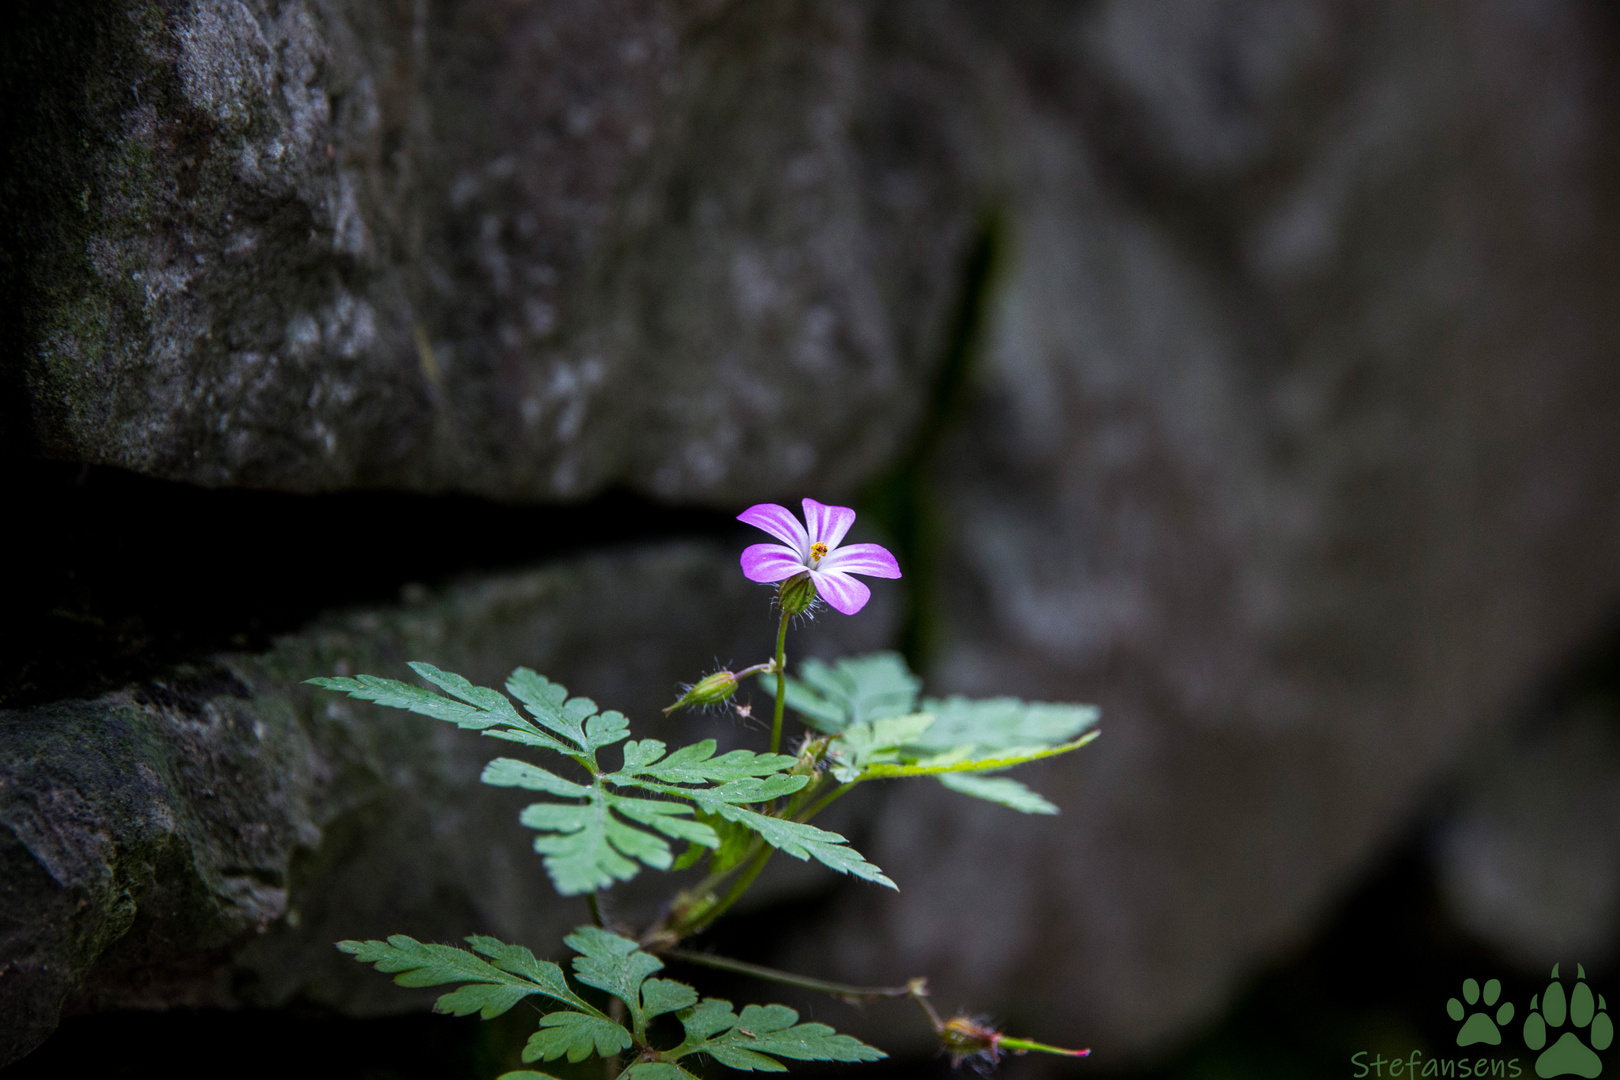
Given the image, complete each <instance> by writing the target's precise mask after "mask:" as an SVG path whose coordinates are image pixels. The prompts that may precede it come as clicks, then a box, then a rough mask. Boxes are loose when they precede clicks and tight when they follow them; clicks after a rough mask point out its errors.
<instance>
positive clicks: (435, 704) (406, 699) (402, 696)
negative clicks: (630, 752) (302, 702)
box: [305, 661, 580, 754]
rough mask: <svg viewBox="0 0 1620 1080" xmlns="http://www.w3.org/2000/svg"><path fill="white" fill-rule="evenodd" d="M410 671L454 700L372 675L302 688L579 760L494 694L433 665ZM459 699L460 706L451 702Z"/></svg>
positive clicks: (322, 681) (414, 664)
mask: <svg viewBox="0 0 1620 1080" xmlns="http://www.w3.org/2000/svg"><path fill="white" fill-rule="evenodd" d="M410 666H411V668H412V670H414V671H415V672H416V673H417V674H419V675H421V676H422V678H424V679H427V680H428V681H429V682H431V683H433V684H434V685H435V686H440V687H443V688H444V689H446V690H448V691H449V692H450V693H452V694H454V695H455V697H453V698H447V697H444V696H442V695H440V694H435V693H434V692H433V691H431V690H424V689H422V688H421V687H419V686H412V685H410V684H409V683H402V682H399V681H397V680H395V679H382V678H378V677H377V676H375V675H361V676H360V677H359V678H356V679H348V678H318V679H307V680H305V681H306V682H308V683H310V684H311V685H314V686H319V687H322V688H324V689H327V690H337V691H340V692H341V693H345V694H348V695H349V696H350V697H354V698H359V699H360V700H362V701H374V702H376V703H377V704H378V705H386V706H388V707H390V708H395V709H406V710H408V711H410V712H414V713H417V714H419V715H421V716H431V717H432V718H434V719H435V720H445V721H448V722H450V723H452V724H455V725H456V726H457V727H460V728H464V729H466V730H469V731H480V732H482V733H483V734H485V735H490V736H493V737H495V738H497V739H507V740H510V741H512V742H521V743H525V744H527V745H530V746H540V747H544V748H545V749H547V750H555V751H557V752H558V753H561V754H578V753H579V752H580V751H579V750H578V748H576V747H571V746H567V745H565V744H564V743H562V742H559V741H558V740H556V739H554V738H552V737H551V736H549V735H547V734H545V733H544V732H542V731H541V730H540V729H539V728H537V727H535V726H534V725H533V724H531V723H529V722H528V721H527V720H525V719H524V718H523V717H521V716H519V715H518V713H517V710H515V709H513V708H512V703H511V702H509V701H507V700H506V698H504V697H502V696H501V694H500V693H499V691H495V690H490V689H488V688H487V687H483V686H474V685H473V684H472V683H470V682H468V681H467V680H466V679H464V678H462V677H461V676H460V675H455V674H452V673H450V672H447V671H440V670H439V669H438V668H436V667H434V666H433V665H432V664H424V663H421V662H419V661H413V662H412V663H411V665H410ZM457 698H459V699H460V700H456V699H457Z"/></svg>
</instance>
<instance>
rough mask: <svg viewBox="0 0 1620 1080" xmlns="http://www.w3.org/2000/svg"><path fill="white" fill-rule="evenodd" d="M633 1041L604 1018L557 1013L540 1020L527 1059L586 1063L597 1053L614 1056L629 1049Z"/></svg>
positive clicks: (528, 1045) (525, 1055)
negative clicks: (538, 1028)
mask: <svg viewBox="0 0 1620 1080" xmlns="http://www.w3.org/2000/svg"><path fill="white" fill-rule="evenodd" d="M633 1041H634V1040H632V1039H631V1038H630V1033H629V1032H628V1031H626V1030H625V1029H624V1028H623V1026H621V1025H619V1024H616V1023H614V1022H613V1021H612V1020H609V1019H607V1018H606V1017H603V1016H587V1015H585V1014H584V1013H577V1012H555V1013H549V1014H547V1015H545V1016H542V1017H541V1018H540V1030H539V1031H536V1032H535V1033H534V1034H533V1035H530V1036H529V1041H528V1043H527V1044H525V1045H524V1047H523V1060H524V1061H534V1060H535V1059H536V1058H539V1059H542V1060H545V1061H556V1060H557V1059H558V1058H560V1057H564V1056H566V1057H567V1058H568V1060H569V1061H584V1060H585V1059H586V1058H588V1057H590V1056H591V1055H592V1054H593V1053H594V1054H600V1055H601V1056H602V1057H611V1056H612V1055H614V1054H617V1053H618V1052H619V1051H621V1050H628V1049H629V1048H630V1047H631V1045H632V1044H633Z"/></svg>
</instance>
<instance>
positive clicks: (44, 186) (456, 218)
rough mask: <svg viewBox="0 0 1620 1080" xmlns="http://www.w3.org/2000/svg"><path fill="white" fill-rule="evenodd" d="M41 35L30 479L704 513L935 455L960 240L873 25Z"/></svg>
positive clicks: (489, 22)
mask: <svg viewBox="0 0 1620 1080" xmlns="http://www.w3.org/2000/svg"><path fill="white" fill-rule="evenodd" d="M35 15H36V17H35V18H33V19H29V18H27V17H26V13H24V14H23V15H19V16H18V17H17V23H16V25H15V26H14V27H13V28H12V30H11V32H10V34H9V35H8V36H7V38H6V45H7V48H8V50H9V51H8V54H7V58H6V83H7V89H8V91H9V93H8V98H9V99H10V100H11V101H13V102H16V103H17V108H18V109H19V110H21V112H20V114H19V117H18V119H17V120H16V122H15V123H16V128H15V139H14V142H13V145H12V147H11V154H10V160H9V164H8V166H7V176H6V178H5V188H6V192H7V197H8V200H9V204H10V206H11V207H13V210H12V211H11V212H12V214H13V218H14V220H13V221H12V222H11V224H10V227H9V229H8V232H9V236H8V237H7V246H8V247H9V248H10V250H9V251H8V270H9V275H10V278H11V281H12V283H13V286H14V287H15V288H16V289H17V290H19V292H18V298H17V299H16V300H15V301H14V303H16V304H17V305H18V306H19V308H20V310H19V311H18V312H17V313H16V316H15V319H16V322H17V325H16V326H15V328H14V332H15V333H16V335H17V339H16V341H15V342H14V345H15V352H16V354H17V355H18V356H19V357H21V362H22V367H23V378H24V381H25V382H26V385H27V395H28V399H29V404H28V409H27V411H28V413H29V422H30V423H31V425H32V427H33V430H34V432H35V435H36V438H37V440H38V443H39V445H40V447H41V448H42V449H43V450H44V451H45V452H46V453H48V454H51V455H53V456H59V457H66V458H69V459H72V460H82V461H90V462H97V463H105V464H114V465H120V466H123V467H126V468H131V469H136V470H139V471H142V472H146V473H149V474H152V475H156V476H163V477H168V478H172V479H183V480H188V481H191V482H195V483H200V484H207V485H233V484H234V485H250V486H257V487H274V488H282V489H288V490H303V491H309V490H331V489H337V488H345V487H354V486H388V487H400V488H410V489H416V490H445V489H453V490H459V491H467V492H478V493H484V494H489V495H493V496H497V497H500V498H506V499H532V498H555V497H577V496H579V495H581V494H584V493H588V492H591V491H595V490H599V489H601V488H602V487H603V486H604V485H607V484H611V483H615V482H620V483H625V482H628V483H630V484H633V485H634V486H637V487H639V488H641V489H643V490H648V491H652V492H655V493H657V494H659V495H662V496H666V497H682V498H687V499H703V500H711V501H713V500H726V499H732V498H736V497H739V493H740V492H749V491H757V490H759V489H761V488H765V489H771V490H775V489H778V488H781V487H782V486H784V485H787V484H791V483H793V482H796V481H799V480H801V479H803V478H806V477H808V476H811V475H812V474H813V475H815V476H816V477H817V480H818V484H819V487H820V488H821V489H822V490H823V491H824V492H833V491H843V490H848V489H849V487H850V486H851V485H852V484H853V483H854V482H856V481H858V480H859V479H861V478H863V477H866V476H869V475H871V474H872V472H873V471H874V470H876V469H877V468H880V467H881V466H882V464H883V463H884V461H885V458H886V455H888V454H890V453H892V452H893V450H894V449H895V448H896V447H897V446H899V445H901V444H902V443H903V442H904V440H905V439H906V438H907V437H908V435H909V432H910V431H911V430H912V429H913V428H914V427H915V424H916V422H917V421H918V419H919V418H920V415H921V412H922V408H923V398H924V395H923V394H922V393H921V391H922V389H923V388H924V387H925V386H926V385H927V380H928V378H929V377H930V376H929V372H930V369H931V367H932V365H933V363H934V362H935V360H936V359H937V356H938V354H939V351H940V348H941V347H942V346H941V344H940V341H939V339H940V337H941V335H942V334H943V333H945V332H946V331H947V329H948V327H949V324H950V308H951V306H952V304H953V303H954V300H955V297H954V293H955V291H956V290H957V276H958V275H957V274H956V272H955V270H954V268H955V267H956V266H957V265H958V264H959V263H960V261H961V258H962V254H963V252H964V251H965V249H966V245H967V244H968V243H969V242H970V240H971V236H970V233H971V227H972V224H973V222H972V217H973V207H972V206H971V205H970V204H969V202H968V197H967V193H966V191H965V188H964V185H963V183H962V178H963V170H962V168H961V167H960V166H958V165H957V164H955V163H954V162H953V158H954V157H955V156H956V154H957V151H956V148H955V146H954V141H953V136H952V134H951V132H950V131H949V130H947V128H946V121H947V119H949V116H948V114H946V113H942V112H941V105H942V103H943V101H944V100H948V98H949V94H948V93H946V92H936V91H937V90H938V87H937V85H936V84H937V83H938V82H939V79H938V76H937V73H932V72H931V71H930V70H929V68H928V66H927V65H926V64H925V63H921V62H918V61H917V60H915V59H912V60H902V61H897V62H893V63H887V64H885V63H884V62H883V57H882V56H881V55H880V53H881V44H880V43H878V42H875V41H874V40H873V39H872V36H871V35H870V34H867V33H865V32H864V29H865V20H866V14H865V12H864V9H863V8H862V6H860V5H850V4H835V5H805V4H799V3H792V2H782V0H771V2H768V3H757V4H725V3H703V4H696V5H681V4H673V3H661V2H657V0H612V2H609V3H594V2H584V0H567V2H563V3H548V4H525V3H511V2H507V0H477V2H474V3H469V4H456V5H450V6H440V5H410V4H406V5H381V6H379V5H375V4H360V3H344V2H341V0H299V2H296V3H282V4H273V3H268V2H266V0H196V2H195V3H180V2H170V3H163V4H143V5H130V4H124V3H116V2H104V3H100V4H96V5H86V6H84V8H83V9H82V10H78V11H76V12H75V13H74V14H73V15H71V16H68V17H64V18H63V19H61V20H58V19H57V18H56V17H55V14H54V13H52V15H51V16H50V17H46V15H45V13H44V11H40V12H37V13H35ZM897 134H898V135H900V136H903V137H899V138H897V137H895V136H896V135H897ZM942 270H943V272H941V271H942Z"/></svg>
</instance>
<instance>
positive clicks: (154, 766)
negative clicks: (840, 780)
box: [0, 544, 897, 1062]
mask: <svg viewBox="0 0 1620 1080" xmlns="http://www.w3.org/2000/svg"><path fill="white" fill-rule="evenodd" d="M735 558H736V556H735V553H734V552H732V551H729V550H724V551H722V550H719V549H716V548H714V547H710V546H707V545H702V544H671V545H664V546H660V547H651V548H644V549H639V550H626V551H622V552H618V553H614V554H605V555H598V556H592V557H589V558H584V559H580V560H576V561H574V562H571V563H566V564H562V565H558V566H554V567H551V568H548V569H542V570H537V571H533V572H529V573H522V574H515V575H509V576H504V577H495V578H487V579H483V580H479V581H476V582H471V583H468V584H466V585H463V586H460V587H457V588H453V589H451V590H449V591H447V592H445V593H444V594H442V595H429V594H427V593H426V592H425V591H421V590H418V591H416V592H415V593H414V594H413V595H412V596H409V597H407V602H406V603H405V604H403V605H402V606H401V607H399V608H397V609H393V610H385V611H370V612H356V613H351V614H347V615H341V616H334V617H332V618H330V619H328V620H326V621H324V622H323V623H321V624H319V625H317V626H314V627H312V628H310V629H309V630H307V631H306V632H304V633H301V634H298V635H294V636H291V637H288V638H285V639H282V640H281V641H280V642H279V643H278V644H277V645H276V647H275V648H274V649H273V650H272V651H271V652H269V653H266V654H263V655H257V656H248V655H228V656H220V657H217V658H216V659H215V660H214V661H212V662H211V663H208V664H206V665H196V666H191V667H187V668H183V669H179V670H175V671H172V672H170V673H168V674H167V675H166V676H165V677H163V678H161V679H158V680H155V681H153V682H150V683H147V684H144V685H141V686H136V687H130V688H129V689H127V690H124V691H121V692H118V693H114V694H109V695H107V696H105V697H102V698H99V699H96V700H93V701H63V702H58V703H55V704H52V705H47V706H43V707H40V708H36V709H30V710H24V711H21V712H0V826H3V827H0V899H3V900H4V905H3V910H4V912H5V918H4V920H3V921H0V1016H4V1018H5V1022H4V1024H0V1031H3V1033H4V1034H3V1038H0V1062H5V1061H9V1060H12V1059H14V1058H15V1057H17V1056H19V1055H21V1054H23V1053H26V1052H27V1051H28V1050H29V1049H31V1048H32V1047H33V1046H34V1045H36V1044H37V1043H38V1042H39V1041H40V1040H41V1039H43V1038H44V1037H45V1036H46V1035H47V1034H48V1033H49V1032H50V1031H51V1029H52V1028H53V1027H54V1026H55V1024H56V1021H57V1016H58V1013H59V1010H60V1009H61V1007H62V1005H63V1002H64V1001H65V1000H67V1001H68V1003H69V1007H70V1008H73V1009H77V1010H85V1009H105V1008H116V1007H139V1008H162V1007H169V1006H177V1005H188V1006H202V1005H216V1006H243V1005H256V1006H270V1005H276V1004H280V1003H284V1002H286V1001H287V1000H289V999H290V998H292V997H293V996H294V995H302V996H303V997H305V998H308V999H311V1000H314V1001H319V1002H324V1003H328V1004H331V1005H333V1006H335V1007H338V1008H341V1009H343V1010H345V1011H348V1012H350V1013H357V1014H362V1015H363V1014H367V1013H376V1012H390V1011H391V1012H397V1011H400V1010H402V1009H407V1008H411V1007H423V1006H424V1004H425V1003H424V1001H423V1000H422V999H423V997H424V995H423V994H421V993H417V994H415V995H414V996H413V995H412V994H411V993H408V992H406V991H403V990H400V989H399V988H398V987H395V986H394V985H393V984H392V983H391V982H390V981H389V980H387V979H385V978H382V977H380V976H378V975H377V974H376V973H374V972H372V971H370V969H369V968H365V967H362V966H361V965H358V964H355V963H354V962H353V961H352V960H350V959H348V958H347V957H344V956H342V955H341V954H339V953H338V952H337V951H336V950H334V949H333V948H332V943H333V942H334V941H337V940H340V939H344V938H365V937H377V936H380V935H387V934H389V933H410V934H414V935H417V936H418V937H421V938H423V939H427V940H440V941H453V940H456V939H458V938H460V937H461V936H463V935H465V934H469V933H478V932H487V933H493V934H496V935H498V936H502V937H505V938H507V939H508V940H518V941H522V942H525V943H528V944H530V945H531V946H532V947H534V948H536V949H537V950H539V951H541V952H544V951H546V950H547V949H554V948H556V947H557V942H558V940H559V938H560V936H561V934H562V933H565V932H566V931H567V929H569V928H570V927H572V926H574V925H577V924H578V923H579V922H581V921H583V920H584V919H585V918H586V915H585V909H584V906H583V905H582V904H581V903H580V902H579V901H577V900H569V901H564V900H561V899H559V898H558V897H557V896H556V894H555V893H554V892H553V890H552V888H551V886H550V883H549V882H548V881H547V880H546V877H545V874H544V871H543V868H542V866H541V863H540V860H539V858H538V857H537V856H536V855H535V854H534V853H533V852H532V851H531V850H529V842H530V840H531V839H532V836H529V835H527V831H526V830H524V829H523V828H521V827H520V826H519V825H518V824H517V820H516V814H517V811H518V809H519V808H520V807H521V806H522V805H523V803H524V798H523V796H522V794H521V793H519V792H512V791H506V790H497V789H492V788H488V787H485V786H483V785H480V784H479V783H477V777H478V772H479V770H480V769H481V768H482V767H483V765H484V763H485V762H487V761H488V760H489V759H491V758H494V757H498V756H501V750H500V746H501V745H505V744H494V743H490V742H485V741H484V740H482V739H480V738H478V737H477V736H476V735H475V734H473V733H469V732H463V731H458V730H457V729H455V728H453V727H451V726H449V725H446V724H442V723H438V722H435V721H432V720H429V719H426V718H423V717H414V716H412V715H410V714H407V713H400V712H397V711H395V710H380V709H376V708H374V707H371V706H368V705H365V704H363V703H360V702H355V701H352V700H350V699H347V698H343V697H340V696H339V695H336V694H332V693H328V692H324V691H318V690H316V689H315V688H313V687H308V686H304V685H302V680H303V679H304V678H307V677H309V676H312V675H316V674H330V673H333V672H338V673H342V672H354V673H358V672H369V673H373V674H383V675H390V676H394V677H401V676H403V677H405V678H412V676H411V675H410V673H409V671H408V670H407V669H405V667H404V663H405V661H406V660H410V659H427V660H429V661H431V662H433V663H436V664H437V665H439V666H441V667H444V668H447V669H449V670H453V671H457V672H460V673H462V674H465V675H466V676H468V677H469V678H471V679H472V680H473V681H475V682H477V683H480V684H482V685H488V686H499V685H500V684H501V683H502V682H504V680H505V678H506V676H507V674H508V673H509V672H510V671H511V669H512V668H514V667H517V666H518V665H520V664H527V665H530V666H533V667H535V668H537V669H538V670H541V671H543V672H546V673H548V674H550V675H552V676H554V677H556V678H558V679H559V680H560V681H563V682H564V683H565V685H567V686H568V687H569V688H570V690H572V691H573V692H575V693H583V694H590V695H593V696H595V697H596V699H597V700H598V701H601V702H602V703H603V704H604V706H607V705H609V704H610V703H611V705H612V706H616V707H620V708H622V709H624V710H625V711H626V712H627V714H628V715H630V716H631V718H632V723H633V724H634V725H635V728H636V730H637V731H638V732H640V733H643V734H656V735H658V736H660V737H663V738H665V739H666V740H669V741H671V742H674V741H675V740H677V739H680V738H682V737H687V738H689V739H691V740H696V739H698V738H704V737H715V738H718V739H720V740H722V742H738V741H740V740H741V739H742V737H743V732H742V731H741V729H740V728H739V727H738V724H737V722H736V720H735V719H727V718H725V717H717V716H698V717H695V718H692V719H678V718H677V719H666V718H664V717H663V716H661V715H660V714H659V713H658V712H657V709H658V708H659V707H660V706H662V705H664V704H667V703H668V702H669V701H672V700H674V694H675V684H676V682H677V681H678V680H680V679H681V678H687V679H690V678H692V677H694V676H695V675H697V674H699V673H702V672H704V671H707V670H711V669H712V665H713V662H714V661H713V658H714V656H716V655H720V656H722V657H729V656H737V657H755V656H758V657H760V658H763V657H764V656H766V655H768V654H769V650H770V648H771V645H772V641H773V637H774V624H773V619H772V616H771V612H770V606H769V605H770V595H769V592H768V590H764V589H762V588H761V587H759V586H754V585H751V584H749V583H748V582H746V581H744V580H743V578H742V576H741V575H740V574H739V573H738V572H737V571H736V563H735ZM877 592H878V595H877V596H876V598H875V599H874V601H873V603H872V605H871V606H870V607H869V609H868V611H867V612H863V613H862V616H861V617H860V618H857V619H845V618H843V617H841V616H837V615H832V616H830V617H827V618H823V619H821V620H819V621H817V622H816V623H814V624H813V625H812V626H811V627H810V628H808V630H807V631H805V632H804V633H802V634H799V635H795V639H794V640H795V648H796V650H797V651H799V652H800V653H801V654H805V653H813V652H826V651H829V650H831V651H844V650H849V649H872V648H877V647H881V646H882V645H883V644H884V643H885V641H886V638H887V637H888V636H889V635H890V634H891V633H892V631H893V628H894V626H895V623H896V613H897V608H896V606H895V604H894V601H895V600H896V599H897V597H895V596H894V595H893V594H892V593H891V592H885V591H884V590H881V589H880V590H877ZM750 662H751V661H750ZM754 697H755V702H756V704H757V703H758V702H759V700H760V699H759V696H758V695H754ZM757 737H758V736H757V733H756V735H755V738H756V739H757ZM638 886H639V887H638ZM779 887H780V886H779ZM786 887H788V888H792V887H793V885H792V882H791V881H789V882H787V883H786ZM668 889H669V883H668V881H667V879H664V878H663V875H658V874H648V875H644V876H643V878H641V879H638V880H637V881H636V882H632V883H631V885H630V886H628V887H625V888H623V889H617V890H614V891H613V892H612V893H610V894H609V901H610V903H611V904H612V905H613V910H616V911H618V912H619V913H620V914H622V915H624V916H626V917H628V918H630V919H640V920H642V921H649V920H650V916H651V914H652V911H651V908H650V907H649V905H653V904H656V903H657V902H658V901H660V900H662V899H663V898H665V897H666V896H667V893H668Z"/></svg>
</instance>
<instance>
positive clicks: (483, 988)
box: [433, 983, 534, 1020]
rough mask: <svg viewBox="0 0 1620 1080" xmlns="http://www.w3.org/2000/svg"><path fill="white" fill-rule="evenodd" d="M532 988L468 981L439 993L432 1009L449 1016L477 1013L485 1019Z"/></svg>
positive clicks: (501, 1011)
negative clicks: (461, 985) (458, 986)
mask: <svg viewBox="0 0 1620 1080" xmlns="http://www.w3.org/2000/svg"><path fill="white" fill-rule="evenodd" d="M532 993H534V991H533V990H531V989H529V988H527V987H523V986H495V985H492V984H490V983H468V984H467V985H466V986H463V987H461V988H459V989H456V990H452V991H450V992H449V993H448V994H441V995H440V996H439V1000H438V1001H436V1002H434V1004H433V1011H434V1012H437V1013H448V1014H449V1015H451V1016H471V1015H472V1014H473V1013H477V1014H479V1016H481V1017H483V1018H484V1019H485V1020H489V1019H492V1018H494V1017H497V1016H499V1015H501V1014H502V1013H504V1012H505V1011H506V1010H508V1009H510V1008H511V1007H512V1006H514V1005H516V1004H517V1003H518V1002H520V1001H522V1000H523V999H524V998H526V997H528V996H529V995H530V994H532Z"/></svg>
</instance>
